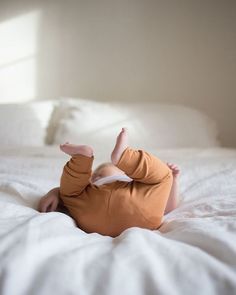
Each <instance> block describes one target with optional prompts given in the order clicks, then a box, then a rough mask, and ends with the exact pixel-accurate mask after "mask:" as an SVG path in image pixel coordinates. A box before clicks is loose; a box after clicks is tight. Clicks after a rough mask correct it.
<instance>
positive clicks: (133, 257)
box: [0, 99, 236, 295]
mask: <svg viewBox="0 0 236 295" xmlns="http://www.w3.org/2000/svg"><path fill="white" fill-rule="evenodd" d="M90 103H91V102H89V103H88V102H84V101H83V100H82V101H80V105H79V106H78V105H76V103H75V102H74V101H73V102H72V101H71V100H68V99H67V100H66V102H65V100H63V102H61V103H60V105H59V106H58V105H57V106H56V107H55V105H54V104H52V103H50V106H49V105H48V103H46V102H42V103H38V105H36V107H35V105H34V107H35V109H36V110H39V109H40V107H42V108H43V105H44V108H45V111H42V112H41V113H40V114H38V112H37V111H36V113H37V116H38V117H40V116H41V115H42V114H43V118H41V119H40V122H41V123H40V124H41V125H40V126H41V127H40V128H41V129H42V130H43V131H42V130H41V129H40V128H39V127H37V128H38V129H40V130H37V128H36V125H34V124H33V123H32V124H29V122H30V120H32V118H29V117H27V116H31V115H32V112H31V114H30V115H27V116H25V117H24V118H25V119H24V120H26V119H27V120H26V121H27V124H26V123H25V125H24V124H23V123H22V121H24V120H23V119H22V118H21V123H22V124H21V130H19V128H18V127H19V124H18V127H17V128H18V130H17V131H18V135H19V136H18V137H17V138H18V141H19V142H15V143H14V142H13V141H14V136H13V138H12V139H7V144H5V145H2V147H1V148H0V158H1V159H0V163H1V164H0V208H1V216H0V241H1V242H0V294H2V295H47V294H53V293H55V294H63V295H64V294H83V295H84V294H85V295H87V294H88V295H93V294H102V295H103V294H106V295H108V294H109V295H110V294H112V295H116V294H117V295H118V294H124V295H126V294H132V295H133V294H135V295H144V294H147V295H152V294H153V295H154V294H155V295H156V294H161V295H162V294H168V295H170V294H171V295H172V294H174V295H175V294H181V295H182V294H207V295H211V294H224V295H228V294H230V295H231V294H235V292H236V246H235V231H236V219H235V217H236V206H235V205H236V182H235V179H236V150H235V149H229V148H223V147H221V146H220V145H219V144H218V143H217V139H216V137H215V135H216V134H215V126H213V125H212V122H210V123H209V121H207V127H206V122H205V125H204V132H205V133H206V132H207V135H206V134H205V135H203V133H204V132H199V133H200V134H201V135H202V136H205V139H203V138H202V145H201V146H200V145H199V146H197V143H194V142H193V141H194V140H195V139H196V138H197V140H198V141H199V140H200V139H199V138H198V132H197V130H196V129H195V130H194V133H195V136H194V137H193V139H192V145H194V147H193V146H192V147H191V144H190V141H191V140H189V138H190V136H188V138H187V139H188V144H189V146H187V147H181V146H180V145H179V144H178V142H179V139H178V138H177V139H176V138H175V139H173V138H167V137H166V138H165V143H164V142H163V141H162V142H161V143H160V142H159V143H158V142H156V141H155V140H156V139H153V134H151V135H150V136H151V138H149V140H148V139H147V140H145V143H144V145H146V146H147V148H148V149H149V151H150V152H151V153H153V154H155V155H157V156H159V157H160V158H161V159H162V160H164V161H168V162H174V163H176V164H178V165H179V166H180V168H181V178H180V198H181V201H180V204H179V207H178V208H176V209H175V210H174V211H172V212H170V213H168V214H167V215H165V217H164V222H163V224H162V226H161V227H160V228H159V230H155V231H150V230H146V229H140V228H130V229H127V230H126V231H124V232H123V233H122V234H121V235H120V236H118V237H117V238H111V237H108V236H101V235H99V234H96V233H92V234H87V233H85V232H83V231H82V230H80V229H79V228H77V227H76V226H75V223H74V221H73V220H72V218H70V217H69V216H68V215H65V214H63V213H60V212H52V213H39V212H38V211H37V210H36V209H37V204H38V201H39V198H40V197H41V196H42V195H43V194H45V193H46V192H47V190H49V189H50V188H52V187H54V186H58V185H59V178H60V174H61V168H62V166H63V165H64V163H65V161H67V160H68V157H67V155H64V154H62V153H61V152H60V151H59V149H58V146H57V143H58V142H59V141H61V140H64V139H65V138H67V136H68V137H69V139H70V140H76V138H83V140H86V139H88V140H90V141H91V144H95V145H96V144H97V142H98V138H97V137H96V134H97V131H96V132H95V129H94V130H93V129H92V126H91V125H89V127H88V130H87V131H86V132H84V133H81V129H80V128H76V130H77V133H76V132H75V130H74V129H73V128H72V129H73V130H72V129H70V127H71V126H74V124H75V123H76V124H79V123H81V122H82V121H83V122H84V117H83V116H85V118H86V120H88V121H89V122H91V120H89V118H90V117H89V116H90V115H91V116H93V117H94V116H96V114H99V117H100V118H101V117H106V116H105V113H104V114H101V111H102V112H105V111H106V107H105V106H104V103H100V104H99V103H95V102H93V106H91V104H90ZM86 104H87V105H86ZM94 104H96V105H94ZM81 105H82V107H81ZM83 106H85V109H84V110H83V112H82V115H83V116H82V115H81V114H80V115H81V116H80V115H79V114H78V113H76V112H78V110H79V111H80V112H81V109H82V108H83ZM11 107H12V109H13V110H12V112H13V113H14V112H15V111H16V110H15V106H11ZM99 107H101V109H100V111H99ZM120 107H121V106H120V105H119V106H118V105H117V104H114V105H112V108H116V110H118V111H117V114H120V113H122V114H123V112H120V109H119V108H120ZM130 107H131V106H130ZM143 107H144V106H141V109H142V110H143ZM162 107H163V106H162ZM162 107H160V106H158V110H159V111H160V110H161V113H162V114H163V112H164V111H163V108H162ZM165 107H166V106H165ZM5 108H6V107H5ZM22 108H24V107H22V106H21V110H20V112H21V113H22V111H23V110H22ZM91 108H92V109H93V112H92V113H91V114H88V113H86V110H87V111H88V110H89V112H91ZM110 108H111V105H110V106H109V110H108V113H111V109H110ZM170 108H172V106H168V107H166V109H165V111H166V114H165V118H167V117H168V115H167V111H169V110H170ZM31 109H32V106H31ZM125 109H126V110H127V109H128V106H127V105H126V107H125ZM131 109H132V111H133V107H131ZM151 109H152V110H153V106H151ZM76 110H77V111H76ZM137 111H138V110H137V109H136V110H135V112H136V115H137ZM175 111H176V113H177V110H176V109H175ZM171 112H173V109H172V110H171ZM181 112H182V115H181V117H183V116H186V117H188V115H187V114H186V112H187V110H186V109H185V111H184V112H185V113H184V114H183V110H181ZM0 113H1V108H0ZM4 113H6V109H4V111H3V114H4ZM149 114H150V113H149ZM155 114H156V111H155ZM123 115H124V114H123ZM189 115H190V114H189ZM137 116H138V118H139V120H138V121H136V117H137ZM137 116H133V118H134V120H133V121H132V124H131V123H130V122H128V121H127V120H126V121H125V123H126V125H127V124H128V126H129V130H131V131H132V130H133V132H134V133H135V130H136V129H137V128H136V127H137V125H135V124H139V122H140V119H143V117H142V118H141V115H140V114H139V115H137ZM192 116H194V115H193V114H192ZM26 117H27V118H26ZM127 117H129V118H131V117H132V116H131V115H130V114H129V115H127V114H125V118H126V119H127ZM177 117H178V116H177ZM177 117H176V118H177ZM15 118H16V119H17V116H15ZM81 118H82V119H83V120H82V119H81ZM204 118H205V117H204ZM112 119H114V120H115V122H116V123H117V122H119V124H124V117H123V119H122V118H120V119H119V120H118V119H117V117H116V115H115V113H114V112H113V113H112V116H111V117H110V118H107V120H108V121H109V122H111V120H112ZM196 119H197V115H196ZM198 119H199V118H198ZM205 119H206V118H205ZM79 120H82V121H81V122H79ZM94 120H95V121H96V118H95V119H94ZM145 120H147V118H145ZM158 120H161V119H160V117H159V116H158ZM177 120H178V122H179V121H180V120H179V118H177ZM207 120H208V119H207ZM203 121H204V120H203V118H202V117H201V119H199V122H201V124H202V122H203ZM98 122H100V121H99V120H98ZM98 122H97V123H96V124H95V127H96V130H98V129H99V130H100V131H101V132H100V133H99V134H100V135H101V137H103V142H104V140H106V139H107V137H109V136H111V135H113V133H112V132H113V131H111V130H115V129H116V127H117V124H118V123H117V124H113V123H112V124H111V125H112V127H114V126H115V128H111V126H110V127H109V128H108V129H109V130H105V131H104V127H103V126H102V125H101V126H98ZM196 122H197V121H196V120H195V125H198V127H196V126H195V128H199V130H200V127H201V128H202V126H200V125H199V124H197V123H196ZM48 124H49V125H48ZM101 124H105V125H104V126H107V122H106V120H105V121H104V122H103V123H101ZM119 124H118V125H119ZM129 124H130V125H129ZM149 124H153V121H151V122H149ZM182 124H186V122H184V121H183V122H182ZM209 124H210V125H209ZM142 125H143V124H142ZM171 125H172V126H173V122H172V123H171ZM76 126H80V125H76ZM86 126H88V124H86V125H85V127H86ZM158 126H161V130H162V131H163V128H164V126H165V125H161V121H159V125H158ZM199 126H200V127H199ZM209 126H210V127H209ZM174 127H175V128H176V124H174ZM208 127H209V130H207V128H208ZM1 128H2V126H1ZM10 128H13V127H12V126H10V125H9V126H6V125H5V128H2V130H3V129H4V130H3V131H2V132H5V133H6V134H7V133H8V132H9V130H10ZM26 128H33V130H34V131H35V132H36V131H37V132H36V133H37V134H38V135H40V136H41V137H42V136H43V137H45V140H46V142H47V144H45V143H42V141H41V142H40V140H41V139H39V138H37V139H36V141H37V142H35V141H34V140H35V137H36V134H33V133H32V138H31V139H30V140H29V134H31V133H30V130H26ZM132 128H133V129H132ZM78 129H79V130H78ZM144 129H145V130H147V129H148V127H147V126H145V128H144ZM169 129H170V128H169ZM193 129H194V127H193V126H192V129H191V130H193ZM83 130H84V128H83ZM145 130H143V131H142V130H141V129H140V128H139V132H138V136H137V137H136V138H135V136H133V138H132V140H133V143H134V145H136V146H137V147H139V145H140V142H139V138H140V137H139V136H140V134H143V135H144V136H147V135H146V131H145ZM186 130H187V126H186V129H185V132H184V134H186V132H187V131H186ZM201 130H202V129H201ZM175 131H176V132H177V130H175ZM14 132H16V130H15V131H14ZM14 132H13V133H14ZM21 132H22V133H21ZM142 132H143V133H142ZM210 133H211V135H212V136H211V138H210V135H209V134H210ZM91 134H93V136H92V135H91ZM13 135H16V134H13ZM9 136H10V135H9ZM24 136H27V138H28V142H30V144H29V145H27V140H25V141H24V139H23V137H24ZM40 136H39V137H40ZM199 136H200V135H199ZM19 137H21V141H20V140H19ZM64 137H65V138H64ZM15 138H16V136H15ZM135 139H136V140H135ZM206 139H207V140H206ZM100 140H101V139H100ZM171 140H175V142H174V143H173V142H170V141H171ZM150 142H151V143H150ZM182 142H184V138H183V136H182ZM22 143H24V144H22ZM49 143H50V144H49ZM110 144H112V141H111V142H110V141H109V142H108V143H107V145H103V147H102V148H101V149H99V148H98V147H97V146H96V152H97V153H96V155H97V156H96V160H95V165H96V164H98V163H100V162H102V161H104V160H106V157H107V151H108V150H109V148H110ZM165 144H166V146H164V145H165ZM171 144H173V146H174V147H170V145H171ZM145 148H146V147H145ZM106 149H107V150H106Z"/></svg>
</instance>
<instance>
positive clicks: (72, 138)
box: [53, 98, 219, 151]
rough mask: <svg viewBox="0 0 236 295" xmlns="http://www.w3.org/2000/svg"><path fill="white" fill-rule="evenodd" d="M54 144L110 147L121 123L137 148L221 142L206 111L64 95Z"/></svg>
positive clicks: (170, 105) (178, 106)
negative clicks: (72, 97)
mask: <svg viewBox="0 0 236 295" xmlns="http://www.w3.org/2000/svg"><path fill="white" fill-rule="evenodd" d="M53 118H54V119H53V120H54V126H55V129H54V131H55V134H54V140H53V143H54V144H59V143H63V142H66V141H69V142H73V143H80V144H90V145H93V146H94V147H95V149H100V150H101V149H102V150H106V151H109V150H111V149H112V147H113V145H114V141H115V138H116V136H117V134H118V132H119V130H120V129H121V128H122V127H127V128H128V130H129V135H130V144H131V145H132V146H133V147H135V148H144V149H148V148H180V147H201V148H203V147H212V146H219V142H218V140H217V134H218V131H217V128H216V124H215V122H213V121H212V120H211V119H210V118H209V117H207V116H206V115H205V114H204V113H202V112H200V111H198V110H195V109H191V108H189V107H186V106H182V105H172V104H161V103H156V102H129V103H127V102H119V103H118V102H112V103H108V102H96V101H91V100H85V99H69V98H67V99H62V100H61V101H60V103H59V105H58V107H57V108H56V109H55V112H54V115H53Z"/></svg>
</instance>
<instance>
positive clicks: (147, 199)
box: [60, 148, 173, 237]
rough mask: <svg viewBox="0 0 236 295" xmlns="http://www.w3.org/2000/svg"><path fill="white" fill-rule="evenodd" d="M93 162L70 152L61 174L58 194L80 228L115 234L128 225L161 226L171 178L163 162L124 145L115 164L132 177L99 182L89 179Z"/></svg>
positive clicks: (150, 227) (88, 158) (149, 227)
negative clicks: (110, 181) (126, 179)
mask: <svg viewBox="0 0 236 295" xmlns="http://www.w3.org/2000/svg"><path fill="white" fill-rule="evenodd" d="M92 163H93V157H86V156H83V155H75V156H72V158H71V159H70V161H69V162H67V163H66V165H65V166H64V169H63V173H62V176H61V183H60V198H61V199H62V201H63V204H64V205H65V206H66V208H67V209H68V210H69V213H70V215H71V216H72V218H74V220H75V222H76V224H77V225H78V227H79V228H81V229H82V230H84V231H85V232H87V233H92V232H96V233H100V234H102V235H108V236H111V237H116V236H118V235H119V234H120V233H121V232H122V231H124V230H125V229H127V228H130V227H141V228H147V229H157V228H158V227H160V225H161V223H162V217H163V215H164V211H165V207H166V204H167V201H168V198H169V194H170V190H171V186H172V180H173V179H172V172H171V170H170V169H169V168H168V166H167V165H166V164H165V163H163V162H162V161H161V160H160V159H158V158H157V157H155V156H153V155H151V154H149V153H147V152H145V151H143V150H133V149H131V148H127V149H126V150H125V151H124V152H123V154H122V156H121V158H120V160H119V162H118V164H117V165H116V166H117V167H118V168H120V169H121V170H123V171H124V172H125V174H126V175H128V176H129V177H130V178H132V179H133V181H131V182H123V181H115V182H113V183H108V184H103V185H101V186H96V185H93V184H91V183H90V177H91V174H92Z"/></svg>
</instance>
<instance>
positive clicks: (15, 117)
mask: <svg viewBox="0 0 236 295" xmlns="http://www.w3.org/2000/svg"><path fill="white" fill-rule="evenodd" d="M54 104H55V102H54V101H35V102H29V103H22V104H0V138H1V145H3V146H42V145H44V144H45V137H46V132H47V126H48V122H49V119H50V116H51V113H52V110H53V107H54Z"/></svg>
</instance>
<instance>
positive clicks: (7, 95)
mask: <svg viewBox="0 0 236 295" xmlns="http://www.w3.org/2000/svg"><path fill="white" fill-rule="evenodd" d="M39 21H40V12H39V11H34V12H30V13H27V14H24V15H21V16H18V17H16V18H12V19H10V20H7V21H5V22H3V23H0V103H8V102H9V103H11V102H23V101H29V100H33V99H34V98H35V97H36V87H37V85H36V78H37V77H36V74H37V73H36V66H37V64H36V58H37V38H38V29H39Z"/></svg>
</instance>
